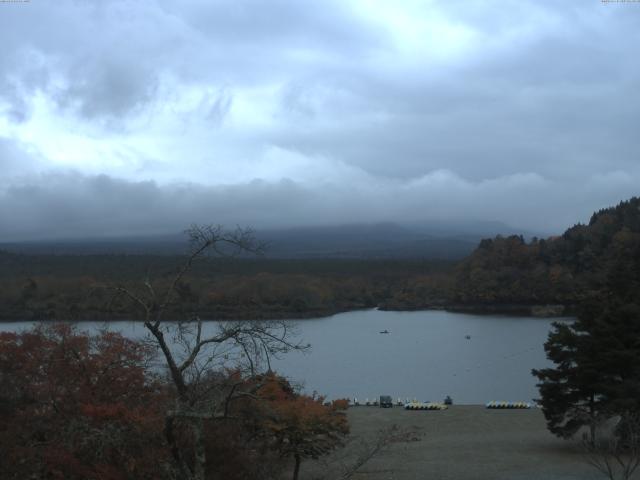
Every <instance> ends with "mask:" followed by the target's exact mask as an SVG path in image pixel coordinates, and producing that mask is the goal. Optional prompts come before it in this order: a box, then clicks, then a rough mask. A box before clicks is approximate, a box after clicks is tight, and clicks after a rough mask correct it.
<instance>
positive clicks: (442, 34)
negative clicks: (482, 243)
mask: <svg viewBox="0 0 640 480" xmlns="http://www.w3.org/2000/svg"><path fill="white" fill-rule="evenodd" d="M0 41H1V46H2V48H1V49H0V240H18V239H39V238H52V237H73V236H102V235H122V234H128V233H130V234H141V233H155V232H173V231H179V230H182V229H183V228H184V227H186V226H188V225H189V224H190V223H192V222H206V223H223V224H229V225H235V224H241V225H253V226H256V227H258V228H260V227H265V226H290V225H317V224H342V223H351V222H377V221H389V220H391V221H411V222H414V221H424V222H428V221H429V220H430V219H437V220H446V219H452V220H456V221H461V220H491V221H502V222H505V223H508V224H510V225H513V226H514V227H516V228H523V229H529V230H534V231H539V232H543V233H554V232H561V231H562V230H564V228H565V227H567V226H570V225H572V224H574V223H576V222H578V221H582V222H584V221H587V220H588V218H589V215H590V213H591V212H592V211H593V210H595V209H598V208H602V207H605V206H608V205H612V204H615V203H617V202H619V201H620V200H622V199H625V198H628V197H630V196H633V195H637V194H638V193H640V192H639V190H640V189H639V188H638V186H639V185H640V156H639V152H640V150H639V146H640V62H638V51H640V3H603V2H602V1H601V0H562V1H558V0H553V1H544V0H483V1H481V0H478V1H474V0H441V1H438V0H432V1H427V0H425V1H412V0H402V1H400V0H381V1H373V0H372V1H365V0H336V1H328V0H323V1H303V0H290V1H266V0H254V1H245V0H229V1H191V0H189V1H185V0H181V1H179V2H176V1H175V0H172V1H169V0H166V1H165V0H155V1H151V0H150V1H144V0H137V1H115V0H114V1H107V0H100V1H93V2H90V1H79V0H76V1H67V0H56V1H45V0H31V1H30V2H26V3H0Z"/></svg>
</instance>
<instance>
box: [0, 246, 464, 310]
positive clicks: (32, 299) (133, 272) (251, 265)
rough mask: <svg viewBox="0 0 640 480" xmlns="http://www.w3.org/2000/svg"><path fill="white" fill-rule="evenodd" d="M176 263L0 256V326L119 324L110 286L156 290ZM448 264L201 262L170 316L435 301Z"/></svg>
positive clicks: (447, 277)
mask: <svg viewBox="0 0 640 480" xmlns="http://www.w3.org/2000/svg"><path fill="white" fill-rule="evenodd" d="M182 261H183V258H182V257H180V256H160V255H158V256H150V255H75V256H74V255H24V254H13V253H6V252H5V253H0V318H1V319H3V320H20V319H27V320H54V319H72V320H79V319H109V318H112V319H113V318H115V319H123V318H130V317H131V311H130V309H128V304H127V302H126V301H123V299H120V298H115V297H114V294H113V291H112V289H111V287H114V286H118V285H123V286H126V287H127V288H131V289H135V288H138V287H142V288H144V286H143V285H142V283H143V281H144V280H145V279H146V278H149V279H151V280H152V281H153V283H154V286H155V287H156V289H160V290H162V289H163V288H166V286H167V283H168V282H169V279H170V278H171V276H172V275H173V274H174V273H175V270H176V268H177V266H179V265H180V264H181V262H182ZM452 268H453V263H451V262H446V261H426V260H346V259H325V260H309V259H293V260H286V259H262V258H253V259H251V258H206V259H203V261H202V262H200V263H199V264H198V265H195V266H194V268H193V271H192V272H190V273H189V275H188V276H186V277H185V278H184V279H183V280H182V281H181V282H180V284H179V285H178V293H179V294H180V296H181V298H180V301H179V302H176V305H175V309H174V310H173V311H172V314H173V315H174V316H176V318H182V317H184V316H185V315H188V314H189V312H192V311H198V312H200V314H201V315H202V316H203V317H205V318H220V319H237V318H263V319H264V318H294V317H295V318H301V317H313V316H322V315H328V314H331V313H335V312H339V311H345V310H353V309H358V308H372V307H375V306H378V305H381V304H383V303H385V302H392V303H393V304H394V305H404V304H406V302H407V299H408V298H410V299H416V301H414V302H413V304H415V305H419V304H422V303H423V302H429V303H438V304H444V303H445V301H446V298H448V295H449V292H450V282H451V271H452Z"/></svg>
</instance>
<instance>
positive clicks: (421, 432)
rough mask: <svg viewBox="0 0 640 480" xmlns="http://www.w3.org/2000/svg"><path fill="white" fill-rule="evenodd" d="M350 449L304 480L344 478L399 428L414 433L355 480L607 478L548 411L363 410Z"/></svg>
mask: <svg viewBox="0 0 640 480" xmlns="http://www.w3.org/2000/svg"><path fill="white" fill-rule="evenodd" d="M348 416H349V422H350V425H351V436H350V439H349V443H348V445H347V447H346V448H344V449H342V450H340V451H338V452H336V453H334V454H332V455H331V456H330V457H328V458H325V459H323V460H320V461H315V462H314V461H307V462H304V463H303V465H302V470H301V475H300V477H301V478H302V479H314V478H324V479H326V480H331V479H339V478H340V477H341V472H342V468H343V467H342V466H343V465H349V464H353V463H354V461H355V460H356V458H357V457H358V454H359V452H362V451H363V442H369V443H370V442H372V441H373V440H374V439H375V438H376V435H377V432H378V431H379V430H380V429H384V428H388V427H390V426H392V425H397V426H398V427H399V428H400V429H402V430H407V431H411V432H412V434H411V435H410V437H411V438H412V440H411V441H409V442H406V443H405V442H403V443H395V444H392V445H390V446H388V447H387V448H386V449H384V450H383V451H382V452H381V453H379V454H378V455H377V456H375V457H374V458H373V459H371V460H370V461H369V462H368V463H366V464H365V465H364V466H363V467H362V468H361V469H359V470H358V471H357V473H355V474H354V475H353V477H352V478H353V479H356V480H361V479H371V480H418V479H420V480H424V479H434V480H592V479H593V480H596V479H602V478H605V477H603V476H602V475H601V474H599V473H598V472H597V471H596V470H595V469H594V468H593V467H592V466H590V465H588V464H587V462H586V457H585V455H584V454H583V452H582V449H581V448H580V446H579V445H578V443H577V442H571V441H564V440H561V439H558V438H556V437H554V436H553V435H551V434H550V433H549V432H548V431H547V429H546V426H545V421H544V417H543V415H542V413H541V411H540V410H538V409H531V410H487V409H485V408H484V407H483V406H455V405H454V406H453V407H451V408H450V409H449V410H445V411H407V410H404V409H403V408H401V407H394V408H392V409H381V408H377V407H355V408H351V409H350V410H349V411H348Z"/></svg>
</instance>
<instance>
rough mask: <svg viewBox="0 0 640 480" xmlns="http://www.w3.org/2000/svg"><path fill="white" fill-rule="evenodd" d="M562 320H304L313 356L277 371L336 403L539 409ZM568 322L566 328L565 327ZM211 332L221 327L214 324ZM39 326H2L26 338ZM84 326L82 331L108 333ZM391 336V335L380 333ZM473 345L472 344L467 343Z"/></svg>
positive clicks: (124, 327) (299, 325)
mask: <svg viewBox="0 0 640 480" xmlns="http://www.w3.org/2000/svg"><path fill="white" fill-rule="evenodd" d="M554 320H558V319H540V318H529V317H510V316H490V315H482V316H480V315H468V314H459V313H449V312H444V311H437V310H431V311H417V312H386V311H378V310H362V311H356V312H347V313H341V314H338V315H333V316H330V317H326V318H319V319H311V320H300V321H296V322H292V323H295V324H296V331H297V334H298V337H299V338H300V340H302V341H303V342H304V343H307V342H308V343H310V344H311V352H310V353H306V354H302V353H299V352H295V353H290V354H288V355H286V356H284V357H283V358H281V359H279V360H274V361H273V362H272V366H273V367H274V370H276V371H278V372H279V373H281V374H284V375H285V376H287V377H289V378H290V379H291V380H293V381H296V382H300V383H303V384H304V386H305V390H306V391H307V392H309V393H310V392H312V391H313V390H316V391H318V392H319V393H321V394H324V395H327V396H328V397H329V398H343V397H349V398H353V397H357V398H358V400H360V401H361V402H363V401H364V400H365V399H366V398H369V399H373V398H374V397H377V396H379V395H392V396H393V397H394V400H395V399H396V398H397V397H401V398H402V399H403V400H405V399H406V398H407V397H408V398H411V399H413V398H417V399H418V400H423V401H424V400H430V401H441V400H442V399H443V398H444V397H445V396H446V395H450V396H451V397H452V398H453V400H454V402H455V403H463V404H477V403H486V402H488V401H490V400H506V401H531V399H532V398H535V397H537V395H538V392H537V389H536V387H535V384H536V380H535V378H534V377H533V376H532V375H531V369H532V368H541V367H545V366H547V365H549V362H548V360H546V357H545V353H544V348H543V343H544V342H545V340H546V338H547V334H548V332H549V329H550V327H551V323H552V322H553V321H554ZM563 321H566V319H564V320H563ZM207 323H208V324H209V325H208V326H209V327H210V328H213V327H214V326H215V322H207ZM31 325H32V323H31V322H15V323H6V324H0V329H2V330H13V331H17V330H22V329H24V328H28V327H29V326H31ZM104 325H105V324H104V323H102V322H83V323H82V324H81V329H84V330H91V329H94V328H100V327H103V326H104ZM109 325H110V328H112V329H113V330H118V331H122V332H123V333H124V334H125V335H127V336H130V337H139V336H141V335H143V334H144V328H143V327H142V325H141V324H140V323H134V322H113V323H111V324H109ZM383 330H388V331H389V333H388V334H381V333H380V331H383ZM467 335H468V336H470V337H471V338H469V339H468V338H466V336H467Z"/></svg>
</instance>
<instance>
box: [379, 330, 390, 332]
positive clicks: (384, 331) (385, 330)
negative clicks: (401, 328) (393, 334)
mask: <svg viewBox="0 0 640 480" xmlns="http://www.w3.org/2000/svg"><path fill="white" fill-rule="evenodd" d="M380 333H389V330H382V331H381V332H380Z"/></svg>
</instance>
